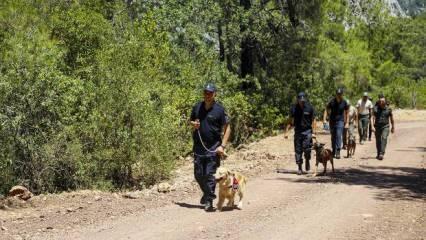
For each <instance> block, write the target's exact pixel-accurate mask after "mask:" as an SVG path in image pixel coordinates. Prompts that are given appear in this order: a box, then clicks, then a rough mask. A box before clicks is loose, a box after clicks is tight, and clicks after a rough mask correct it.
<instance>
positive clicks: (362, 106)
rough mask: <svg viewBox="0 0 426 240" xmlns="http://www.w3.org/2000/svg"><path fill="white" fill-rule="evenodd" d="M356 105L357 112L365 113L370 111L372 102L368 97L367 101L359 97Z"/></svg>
mask: <svg viewBox="0 0 426 240" xmlns="http://www.w3.org/2000/svg"><path fill="white" fill-rule="evenodd" d="M356 107H357V108H358V109H359V114H361V115H367V114H369V113H370V109H373V103H372V102H371V101H370V100H368V99H367V101H363V100H362V99H360V100H358V103H357V104H356Z"/></svg>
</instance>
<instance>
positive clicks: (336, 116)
mask: <svg viewBox="0 0 426 240" xmlns="http://www.w3.org/2000/svg"><path fill="white" fill-rule="evenodd" d="M348 112H349V105H348V103H347V102H346V100H345V99H344V98H343V89H342V88H339V89H337V91H336V97H335V98H333V99H332V100H331V101H330V102H329V103H328V104H327V107H326V109H325V111H324V123H325V122H326V120H327V116H328V115H329V122H330V133H331V145H332V148H333V156H334V158H336V159H340V149H341V148H342V135H343V129H345V128H348V127H349V125H348Z"/></svg>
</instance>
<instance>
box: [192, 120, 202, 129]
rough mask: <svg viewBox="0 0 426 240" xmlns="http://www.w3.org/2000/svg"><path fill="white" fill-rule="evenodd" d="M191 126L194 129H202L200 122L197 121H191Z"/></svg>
mask: <svg viewBox="0 0 426 240" xmlns="http://www.w3.org/2000/svg"><path fill="white" fill-rule="evenodd" d="M191 125H192V128H193V129H199V128H200V120H199V119H196V120H195V121H191Z"/></svg>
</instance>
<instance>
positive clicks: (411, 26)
mask: <svg viewBox="0 0 426 240" xmlns="http://www.w3.org/2000/svg"><path fill="white" fill-rule="evenodd" d="M354 2H355V3H354ZM425 33H426V14H425V13H424V12H419V13H416V14H411V15H408V16H405V17H398V16H394V15H393V14H391V13H390V11H389V10H388V9H387V8H386V6H385V4H384V1H381V0H359V1H348V0H238V1H236V0H66V1H56V0H2V1H1V2H0V146H1V150H0V193H5V192H6V191H7V190H8V189H10V187H11V186H13V185H16V184H22V185H25V186H27V187H29V188H30V190H31V191H33V192H34V193H42V192H60V191H68V190H74V189H92V188H95V189H101V190H117V189H122V188H138V189H142V188H146V187H149V186H151V185H152V184H155V183H156V182H158V181H161V180H162V179H167V178H168V177H170V173H171V171H172V170H173V169H174V168H175V167H176V165H177V164H179V161H182V160H181V159H182V157H185V156H187V155H189V154H190V152H191V144H192V142H191V131H190V128H189V126H188V124H187V121H188V118H189V113H190V111H191V107H192V106H193V105H194V104H195V103H196V102H197V101H199V100H200V99H201V93H202V86H203V84H204V83H205V82H214V83H215V84H216V85H217V86H218V88H219V92H218V101H219V102H221V103H222V104H223V105H224V106H225V108H226V109H227V111H228V114H229V116H230V117H231V124H232V129H233V133H232V145H233V146H237V145H238V144H241V143H244V142H247V141H252V140H253V139H256V138H260V137H262V136H266V135H269V134H272V133H274V131H275V130H277V129H279V128H281V127H282V124H283V123H284V122H285V121H286V119H287V116H288V112H289V107H290V105H291V104H292V103H293V102H294V100H295V96H296V94H297V92H299V91H304V92H306V93H307V96H308V98H309V101H310V102H311V103H312V104H313V105H314V106H315V108H316V109H317V111H318V112H321V111H323V109H324V107H325V105H326V103H327V101H328V100H329V99H330V98H331V97H333V94H334V92H335V89H336V88H337V87H343V88H344V89H345V96H346V98H348V99H350V100H351V102H352V103H354V101H355V100H357V99H358V98H359V96H361V93H362V92H364V91H368V92H370V94H371V96H373V99H375V98H376V96H377V95H378V94H379V93H384V94H385V96H386V97H387V99H388V101H389V102H390V104H391V106H392V107H393V108H417V109H424V108H426V81H425V77H426V71H425V66H426V50H425V46H426V36H425Z"/></svg>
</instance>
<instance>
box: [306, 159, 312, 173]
mask: <svg viewBox="0 0 426 240" xmlns="http://www.w3.org/2000/svg"><path fill="white" fill-rule="evenodd" d="M305 170H306V171H307V172H309V170H311V165H310V164H309V160H306V163H305Z"/></svg>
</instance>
